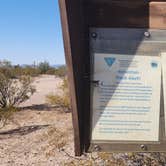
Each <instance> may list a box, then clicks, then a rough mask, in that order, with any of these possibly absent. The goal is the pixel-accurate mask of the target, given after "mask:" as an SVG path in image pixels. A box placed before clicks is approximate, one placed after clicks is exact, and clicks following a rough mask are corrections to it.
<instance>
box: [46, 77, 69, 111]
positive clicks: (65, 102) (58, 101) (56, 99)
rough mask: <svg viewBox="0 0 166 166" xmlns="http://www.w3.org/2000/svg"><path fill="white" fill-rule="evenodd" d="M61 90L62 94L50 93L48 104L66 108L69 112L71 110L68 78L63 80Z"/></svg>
mask: <svg viewBox="0 0 166 166" xmlns="http://www.w3.org/2000/svg"><path fill="white" fill-rule="evenodd" d="M59 89H60V90H61V92H62V93H61V94H54V93H50V94H48V95H47V96H46V101H47V103H49V104H51V105H53V106H57V107H61V108H66V109H67V111H69V110H71V105H70V97H69V88H68V80H67V78H66V77H64V78H63V83H62V85H60V86H59Z"/></svg>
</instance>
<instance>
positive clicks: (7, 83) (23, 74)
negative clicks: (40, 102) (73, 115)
mask: <svg viewBox="0 0 166 166" xmlns="http://www.w3.org/2000/svg"><path fill="white" fill-rule="evenodd" d="M42 74H49V75H54V76H56V77H63V78H64V77H65V76H66V67H65V66H60V67H57V68H55V67H51V66H50V65H49V63H48V62H46V61H45V62H41V63H39V64H38V65H25V66H21V65H12V63H11V62H10V61H7V60H3V61H0V122H1V127H4V125H5V124H6V121H7V120H8V119H10V117H11V116H12V115H13V113H14V112H16V111H17V110H18V107H19V105H20V104H21V103H23V102H25V101H26V100H28V99H29V98H30V97H31V96H32V95H33V94H34V93H35V91H36V89H35V87H34V86H33V80H34V77H37V76H39V75H42ZM60 89H61V90H62V94H63V95H61V96H56V95H53V94H52V95H48V96H47V99H48V101H49V103H50V104H54V105H58V106H60V107H67V108H69V105H70V104H69V95H68V88H67V80H66V79H64V81H63V85H61V86H60Z"/></svg>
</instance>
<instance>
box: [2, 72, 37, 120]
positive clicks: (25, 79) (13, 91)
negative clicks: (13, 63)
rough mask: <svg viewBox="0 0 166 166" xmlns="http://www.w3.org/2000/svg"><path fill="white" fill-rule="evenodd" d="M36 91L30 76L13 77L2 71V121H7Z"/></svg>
mask: <svg viewBox="0 0 166 166" xmlns="http://www.w3.org/2000/svg"><path fill="white" fill-rule="evenodd" d="M34 92H35V88H34V87H33V86H32V80H31V77H29V76H21V77H19V79H13V78H11V77H9V76H8V75H5V74H4V73H1V72H0V121H1V123H3V122H5V121H6V120H5V119H8V118H9V116H10V115H11V114H12V112H14V111H16V108H17V106H18V105H19V104H21V103H22V102H24V101H26V100H28V99H29V98H30V96H31V95H32V94H33V93H34Z"/></svg>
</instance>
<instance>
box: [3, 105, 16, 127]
mask: <svg viewBox="0 0 166 166" xmlns="http://www.w3.org/2000/svg"><path fill="white" fill-rule="evenodd" d="M16 111H18V109H16V108H14V107H5V108H0V128H3V127H4V126H5V125H6V122H7V120H9V119H10V118H11V117H12V115H13V114H14V112H16Z"/></svg>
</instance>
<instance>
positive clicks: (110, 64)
mask: <svg viewBox="0 0 166 166" xmlns="http://www.w3.org/2000/svg"><path fill="white" fill-rule="evenodd" d="M104 60H105V62H106V64H107V65H108V67H112V65H113V64H114V63H115V61H116V58H111V57H106V58H104Z"/></svg>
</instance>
